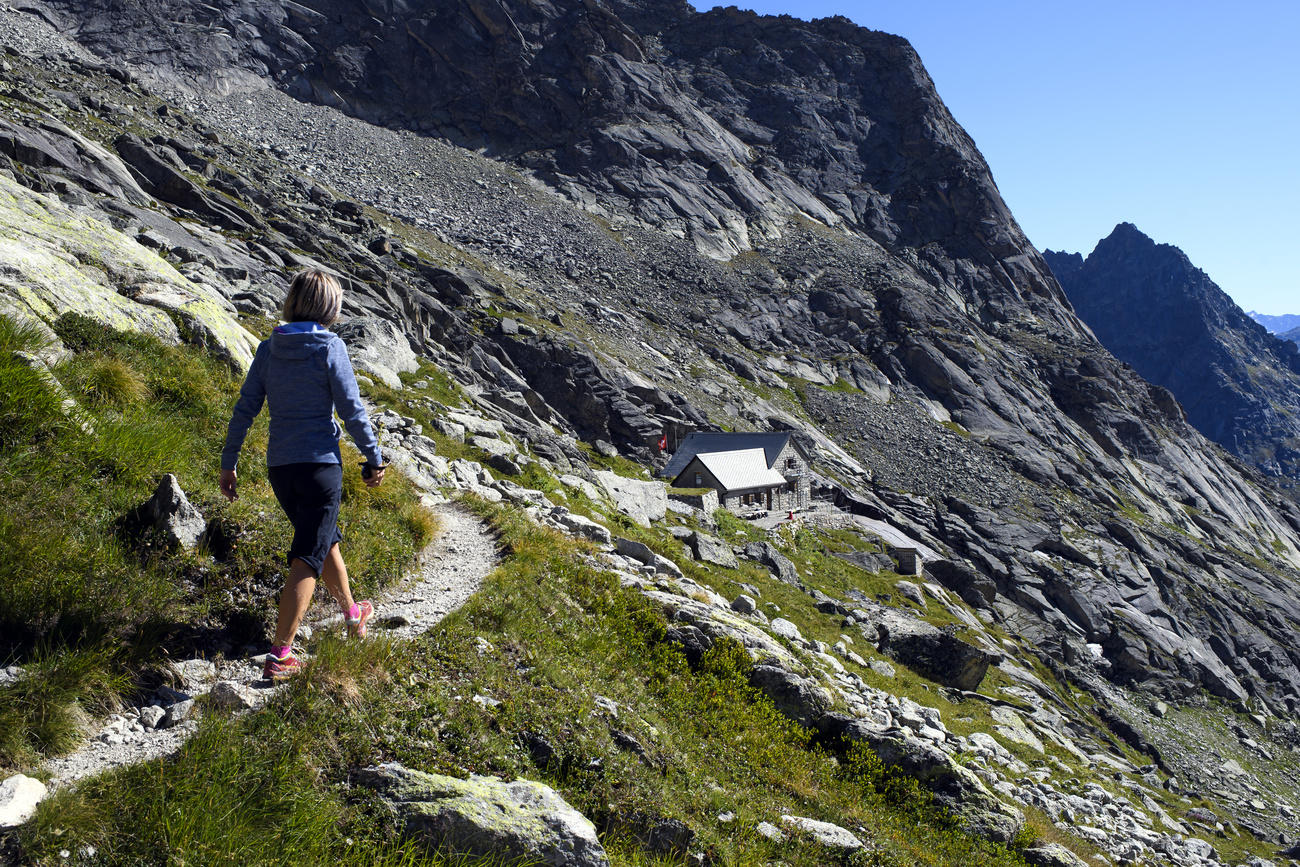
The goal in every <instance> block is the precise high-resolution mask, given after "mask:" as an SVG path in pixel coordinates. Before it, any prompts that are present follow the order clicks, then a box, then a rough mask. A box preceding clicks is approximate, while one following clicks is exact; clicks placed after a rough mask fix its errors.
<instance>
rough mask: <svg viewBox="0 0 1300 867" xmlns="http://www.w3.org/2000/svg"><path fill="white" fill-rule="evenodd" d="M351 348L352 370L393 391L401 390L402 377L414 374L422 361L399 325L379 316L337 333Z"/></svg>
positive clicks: (361, 318)
mask: <svg viewBox="0 0 1300 867" xmlns="http://www.w3.org/2000/svg"><path fill="white" fill-rule="evenodd" d="M334 331H335V333H336V334H338V336H339V337H341V338H343V342H344V343H346V344H347V346H348V356H349V357H351V359H352V366H353V367H355V368H356V369H357V370H359V371H363V372H365V373H368V374H370V375H371V376H373V377H375V378H376V379H378V380H379V381H380V382H382V383H383V384H384V385H386V386H388V387H389V388H401V387H402V380H401V378H400V377H398V374H399V373H414V372H415V371H416V370H418V369H419V366H420V365H419V359H418V358H417V357H416V355H415V352H414V351H412V349H411V342H410V341H409V340H407V339H406V335H405V334H403V333H402V332H401V329H399V328H398V327H397V326H396V325H394V324H393V323H391V322H389V321H388V320H386V319H380V318H378V317H375V316H356V317H353V318H352V319H349V320H348V321H347V322H344V323H343V324H342V325H339V326H337V327H336V328H335V329H334Z"/></svg>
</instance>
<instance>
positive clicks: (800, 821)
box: [781, 816, 864, 852]
mask: <svg viewBox="0 0 1300 867" xmlns="http://www.w3.org/2000/svg"><path fill="white" fill-rule="evenodd" d="M781 821H782V822H783V823H784V824H786V825H789V826H790V827H791V828H794V829H795V830H797V831H800V832H802V833H804V834H808V835H809V836H811V837H813V838H814V839H815V840H816V841H817V842H818V843H821V844H822V845H823V846H826V847H827V848H830V849H843V850H845V851H848V852H856V851H857V850H859V849H861V848H863V845H864V844H863V842H862V841H861V840H859V839H858V838H857V837H856V836H854V834H853V832H852V831H850V830H848V829H847V828H841V827H840V826H839V825H835V824H832V823H830V822H819V821H818V820H816V819H807V818H804V817H803V816H782V817H781Z"/></svg>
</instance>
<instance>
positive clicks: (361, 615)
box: [343, 602, 375, 638]
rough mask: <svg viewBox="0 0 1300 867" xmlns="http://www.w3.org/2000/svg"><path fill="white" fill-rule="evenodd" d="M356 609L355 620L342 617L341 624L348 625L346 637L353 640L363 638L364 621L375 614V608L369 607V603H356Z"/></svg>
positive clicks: (364, 635) (364, 630)
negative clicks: (348, 636)
mask: <svg viewBox="0 0 1300 867" xmlns="http://www.w3.org/2000/svg"><path fill="white" fill-rule="evenodd" d="M357 609H358V611H357V616H356V618H355V619H353V618H351V617H344V618H343V622H344V623H346V624H347V625H348V635H350V636H351V637H353V638H365V637H366V621H368V620H369V619H370V615H372V614H374V613H375V606H374V605H371V604H370V603H369V602H358V603H357Z"/></svg>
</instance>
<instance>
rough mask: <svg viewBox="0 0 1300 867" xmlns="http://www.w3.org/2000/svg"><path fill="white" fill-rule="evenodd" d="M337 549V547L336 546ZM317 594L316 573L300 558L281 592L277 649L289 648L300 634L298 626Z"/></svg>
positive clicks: (277, 621)
mask: <svg viewBox="0 0 1300 867" xmlns="http://www.w3.org/2000/svg"><path fill="white" fill-rule="evenodd" d="M336 547H337V546H336ZM315 592H316V573H315V571H314V570H313V569H312V568H311V567H310V566H308V565H307V564H306V563H304V562H303V561H302V560H300V559H298V558H294V561H293V563H291V564H289V577H288V578H287V579H286V580H285V582H284V590H282V591H280V615H279V617H278V618H277V619H276V622H275V644H276V646H277V647H289V646H290V645H292V644H293V639H294V636H296V635H297V634H298V625H299V624H300V623H302V618H303V615H304V614H306V613H307V608H308V606H310V605H311V596H312V594H313V593H315Z"/></svg>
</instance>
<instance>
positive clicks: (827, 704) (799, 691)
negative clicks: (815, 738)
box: [749, 665, 835, 727]
mask: <svg viewBox="0 0 1300 867" xmlns="http://www.w3.org/2000/svg"><path fill="white" fill-rule="evenodd" d="M749 682H750V685H752V686H753V687H754V688H755V689H757V690H759V691H761V692H762V693H763V694H764V695H766V696H767V697H768V698H770V699H771V700H772V704H774V705H776V709H777V710H779V711H780V712H781V713H783V714H785V715H786V716H788V717H789V718H790V719H792V720H794V721H795V722H797V723H799V724H800V725H803V726H809V727H812V726H815V725H816V724H817V721H818V720H819V719H821V717H822V716H823V715H824V714H825V713H826V712H827V711H828V710H830V708H831V705H832V704H833V703H834V701H835V699H834V697H833V696H831V694H830V692H829V691H828V690H827V689H826V688H825V687H823V686H821V685H820V684H818V683H817V681H815V680H813V679H812V678H810V677H803V676H801V675H798V674H795V673H794V672H792V671H787V670H786V669H784V668H781V667H779V666H776V665H756V666H754V670H753V671H751V672H750V675H749Z"/></svg>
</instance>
